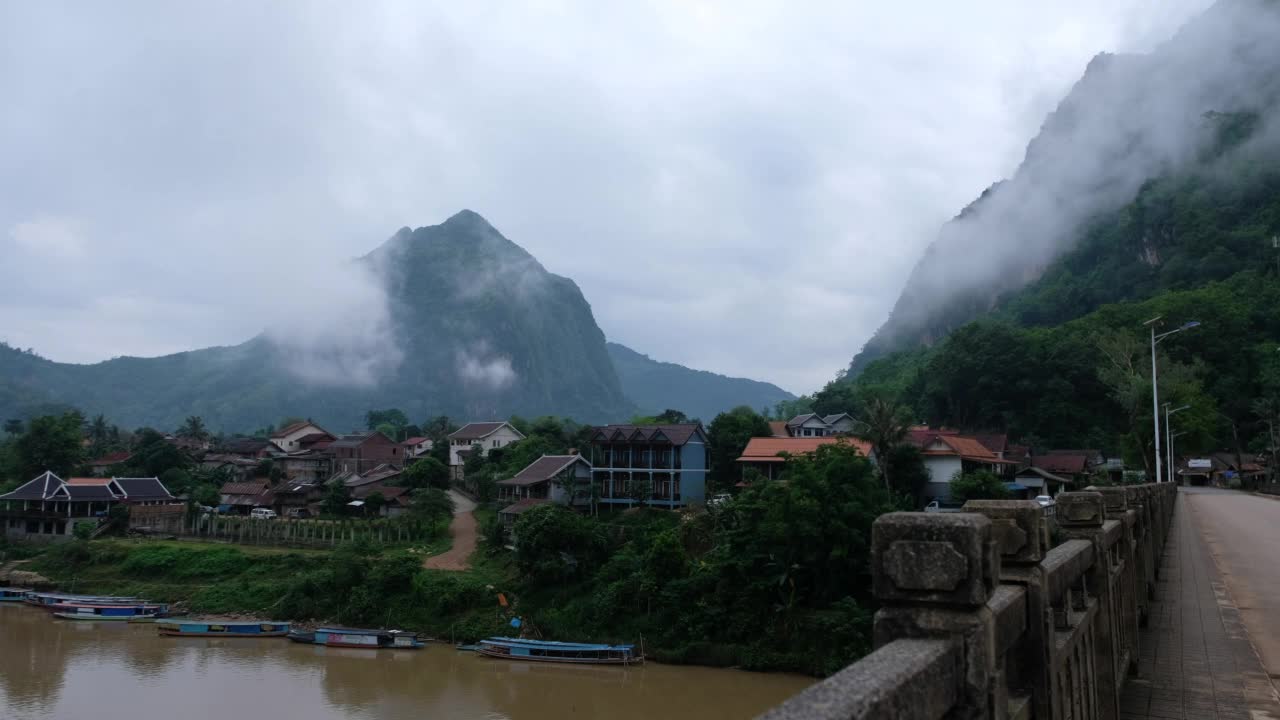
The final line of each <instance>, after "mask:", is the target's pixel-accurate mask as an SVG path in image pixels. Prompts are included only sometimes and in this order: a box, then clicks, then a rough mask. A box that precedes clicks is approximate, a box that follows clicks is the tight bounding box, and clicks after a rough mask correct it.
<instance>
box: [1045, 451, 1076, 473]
mask: <svg viewBox="0 0 1280 720" xmlns="http://www.w3.org/2000/svg"><path fill="white" fill-rule="evenodd" d="M1088 464H1089V456H1088V455H1067V454H1064V453H1051V454H1048V455H1036V456H1035V457H1033V458H1031V466H1032V467H1038V468H1040V469H1041V470H1047V471H1048V472H1051V473H1082V472H1084V469H1085V466H1086V465H1088Z"/></svg>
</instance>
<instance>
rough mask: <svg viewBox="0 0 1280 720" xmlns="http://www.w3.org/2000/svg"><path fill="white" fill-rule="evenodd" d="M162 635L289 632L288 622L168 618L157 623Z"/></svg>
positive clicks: (255, 635) (281, 634)
mask: <svg viewBox="0 0 1280 720" xmlns="http://www.w3.org/2000/svg"><path fill="white" fill-rule="evenodd" d="M156 627H157V629H158V630H159V632H160V634H161V635H164V636H167V637H242V638H263V637H284V636H285V635H288V634H289V628H290V625H289V623H286V622H244V621H243V620H167V621H165V622H161V623H157V625H156Z"/></svg>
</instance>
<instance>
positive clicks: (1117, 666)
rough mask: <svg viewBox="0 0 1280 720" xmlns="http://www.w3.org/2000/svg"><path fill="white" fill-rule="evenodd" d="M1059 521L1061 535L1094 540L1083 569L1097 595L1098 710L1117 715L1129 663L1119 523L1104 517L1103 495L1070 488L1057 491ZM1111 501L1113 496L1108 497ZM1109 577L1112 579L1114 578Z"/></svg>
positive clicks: (1107, 716) (1112, 718)
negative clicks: (1117, 548)
mask: <svg viewBox="0 0 1280 720" xmlns="http://www.w3.org/2000/svg"><path fill="white" fill-rule="evenodd" d="M1057 500H1058V526H1059V527H1060V528H1061V529H1062V534H1063V536H1065V537H1068V538H1072V539H1079V540H1088V541H1089V542H1091V543H1093V548H1094V561H1093V567H1092V568H1090V570H1089V572H1088V573H1087V574H1086V575H1085V578H1086V583H1087V586H1088V587H1089V588H1090V589H1091V592H1092V594H1093V595H1094V596H1095V597H1096V598H1097V600H1098V608H1099V615H1098V618H1097V623H1096V625H1095V627H1096V628H1097V630H1096V632H1095V634H1094V640H1095V644H1094V663H1093V665H1094V672H1096V673H1097V689H1098V710H1099V713H1100V716H1101V717H1102V718H1104V719H1105V720H1115V718H1118V717H1120V689H1121V687H1122V686H1123V684H1124V678H1125V674H1126V673H1127V672H1128V667H1127V666H1125V664H1124V663H1121V662H1120V658H1121V657H1122V656H1123V654H1124V653H1123V650H1122V649H1121V645H1122V643H1123V642H1124V641H1123V640H1121V638H1122V636H1123V633H1122V632H1121V631H1120V623H1122V622H1124V617H1123V616H1124V611H1123V609H1122V605H1123V603H1122V594H1123V593H1122V592H1121V591H1120V588H1119V584H1120V583H1121V582H1122V578H1119V577H1114V576H1115V575H1116V574H1117V573H1118V572H1119V567H1120V566H1119V565H1118V562H1117V561H1118V558H1117V556H1116V554H1115V553H1114V552H1113V550H1114V547H1115V546H1116V545H1118V544H1121V543H1123V542H1125V541H1126V540H1125V538H1124V537H1123V535H1124V533H1123V530H1124V523H1122V522H1120V521H1118V520H1110V521H1108V520H1107V507H1106V498H1105V497H1104V496H1103V494H1102V493H1099V492H1069V493H1062V494H1061V495H1059V496H1058V498H1057ZM1113 502H1114V500H1113ZM1113 577H1114V582H1113Z"/></svg>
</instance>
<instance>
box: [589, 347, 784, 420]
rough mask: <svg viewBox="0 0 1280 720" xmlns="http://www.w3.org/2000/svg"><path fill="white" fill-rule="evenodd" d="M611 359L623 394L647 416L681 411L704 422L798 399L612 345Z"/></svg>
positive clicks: (774, 388) (769, 386) (757, 383)
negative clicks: (728, 413) (742, 408)
mask: <svg viewBox="0 0 1280 720" xmlns="http://www.w3.org/2000/svg"><path fill="white" fill-rule="evenodd" d="M607 347H608V350H609V357H611V358H612V359H613V366H614V368H615V369H617V371H618V378H619V379H620V380H621V381H622V392H623V394H624V395H626V396H627V397H628V398H631V399H632V400H634V401H635V402H636V403H637V404H639V406H640V412H641V413H642V414H645V415H656V414H658V413H660V412H662V411H663V410H665V409H667V408H679V409H680V410H682V411H684V413H685V414H686V415H688V416H689V417H691V418H699V419H701V420H703V421H704V422H711V419H712V418H714V417H715V416H716V415H719V414H720V413H722V412H726V411H728V410H731V409H733V408H735V407H738V406H739V405H746V406H748V407H751V408H756V409H760V408H772V407H774V406H775V405H777V404H778V403H780V402H787V401H790V400H794V399H795V396H794V395H792V394H791V393H789V392H787V391H786V390H783V389H782V388H780V387H778V386H777V385H773V384H770V383H766V382H760V381H758V380H748V379H746V378H734V377H726V376H724V375H717V374H716V373H712V372H707V371H705V370H691V369H689V368H687V367H684V366H683V365H677V364H675V363H668V362H660V361H657V360H653V359H652V358H650V357H649V356H648V355H642V354H640V353H638V352H636V351H635V350H632V349H631V348H629V347H627V346H625V345H619V344H618V343H612V342H611V343H609V344H608V346H607Z"/></svg>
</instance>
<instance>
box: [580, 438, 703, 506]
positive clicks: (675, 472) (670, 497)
mask: <svg viewBox="0 0 1280 720" xmlns="http://www.w3.org/2000/svg"><path fill="white" fill-rule="evenodd" d="M589 462H590V463H591V466H592V468H593V469H594V471H593V473H592V482H593V483H595V485H596V493H597V495H598V496H599V497H598V500H597V501H598V502H599V503H601V504H605V505H628V506H629V505H634V504H636V503H637V502H644V503H646V504H649V505H655V506H658V507H667V508H677V507H683V506H685V505H688V504H691V503H702V502H704V501H705V500H706V488H707V467H708V465H707V463H708V455H707V434H706V431H704V430H703V429H702V425H701V424H699V423H682V424H674V425H639V426H637V425H605V426H603V427H598V428H595V430H594V432H593V433H592V435H591V458H590V460H589ZM646 491H647V492H646Z"/></svg>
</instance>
